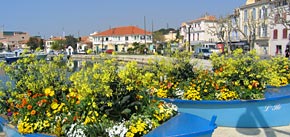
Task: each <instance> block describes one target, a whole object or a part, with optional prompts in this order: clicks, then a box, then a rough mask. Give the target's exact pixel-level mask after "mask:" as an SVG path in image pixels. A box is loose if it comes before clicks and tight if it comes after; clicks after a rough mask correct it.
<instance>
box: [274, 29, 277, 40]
mask: <svg viewBox="0 0 290 137" xmlns="http://www.w3.org/2000/svg"><path fill="white" fill-rule="evenodd" d="M277 38H278V30H277V29H275V30H273V39H277Z"/></svg>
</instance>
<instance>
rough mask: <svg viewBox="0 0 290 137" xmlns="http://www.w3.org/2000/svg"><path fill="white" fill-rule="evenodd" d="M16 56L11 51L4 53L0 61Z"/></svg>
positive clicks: (0, 56) (0, 54) (1, 54)
mask: <svg viewBox="0 0 290 137" xmlns="http://www.w3.org/2000/svg"><path fill="white" fill-rule="evenodd" d="M12 56H15V53H13V52H9V51H3V52H1V53H0V59H5V57H12Z"/></svg>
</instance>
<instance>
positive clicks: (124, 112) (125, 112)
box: [121, 108, 131, 115]
mask: <svg viewBox="0 0 290 137" xmlns="http://www.w3.org/2000/svg"><path fill="white" fill-rule="evenodd" d="M121 113H122V114H125V115H128V114H130V113H131V109H128V108H126V109H124V110H123V111H122V112H121Z"/></svg>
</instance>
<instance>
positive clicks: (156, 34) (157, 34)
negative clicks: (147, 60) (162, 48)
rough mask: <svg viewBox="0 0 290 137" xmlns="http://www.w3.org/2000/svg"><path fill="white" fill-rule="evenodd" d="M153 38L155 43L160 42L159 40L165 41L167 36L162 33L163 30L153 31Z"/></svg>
mask: <svg viewBox="0 0 290 137" xmlns="http://www.w3.org/2000/svg"><path fill="white" fill-rule="evenodd" d="M153 38H154V41H153V42H154V43H158V42H164V41H165V37H164V35H163V34H162V32H160V31H155V32H153Z"/></svg>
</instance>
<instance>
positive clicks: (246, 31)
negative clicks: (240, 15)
mask: <svg viewBox="0 0 290 137" xmlns="http://www.w3.org/2000/svg"><path fill="white" fill-rule="evenodd" d="M244 33H245V35H248V26H246V25H245V26H244Z"/></svg>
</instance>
